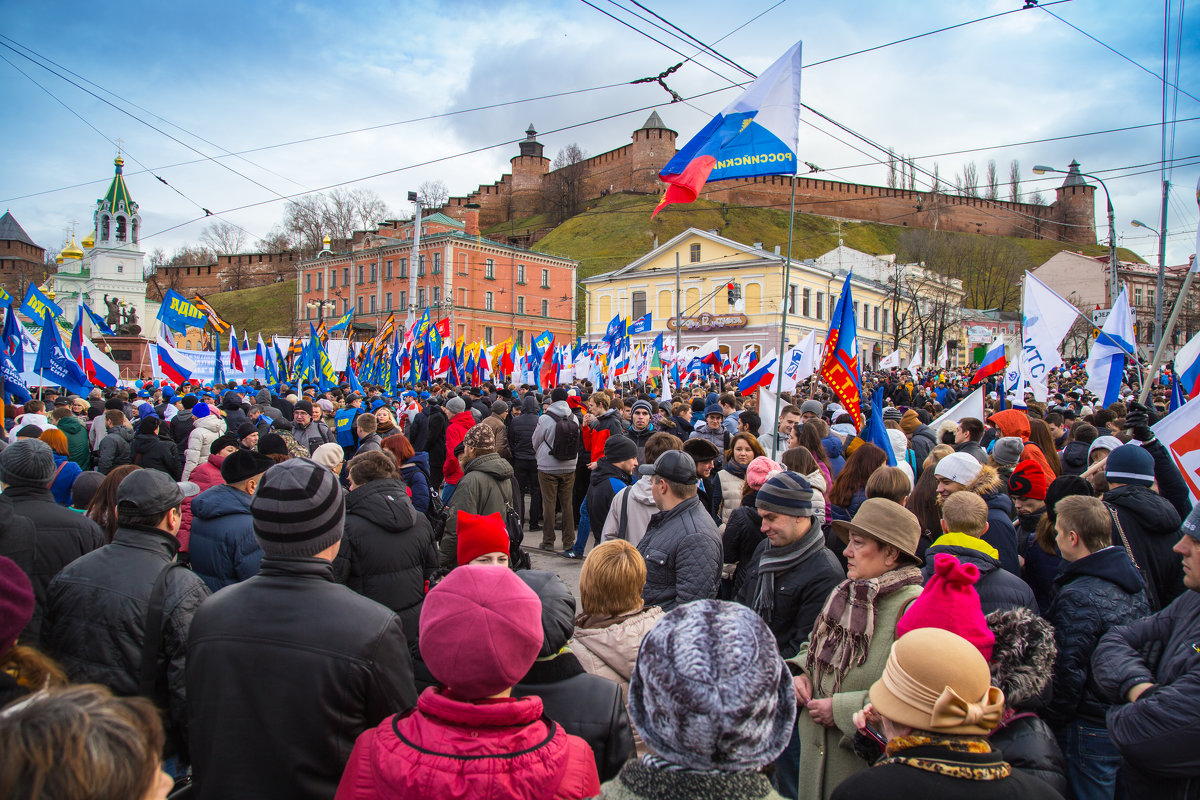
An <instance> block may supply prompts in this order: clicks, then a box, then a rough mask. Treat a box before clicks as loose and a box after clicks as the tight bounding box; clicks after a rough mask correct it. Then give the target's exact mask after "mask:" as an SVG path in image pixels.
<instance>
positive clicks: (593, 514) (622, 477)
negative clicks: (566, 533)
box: [587, 458, 634, 530]
mask: <svg viewBox="0 0 1200 800" xmlns="http://www.w3.org/2000/svg"><path fill="white" fill-rule="evenodd" d="M633 480H634V477H633V475H631V474H630V473H628V472H625V471H624V470H623V469H620V468H618V467H616V466H614V465H613V464H612V463H611V462H610V461H609V460H608V459H607V458H601V459H600V460H599V461H598V462H596V468H595V469H594V470H592V479H591V482H590V483H589V484H588V490H587V512H588V519H589V520H590V521H591V526H592V530H595V529H597V528H602V526H603V525H604V523H605V522H606V521H607V520H608V512H609V509H610V508H611V507H612V502H613V498H614V497H616V494H617V492H618V491H621V489H615V488H614V486H616V485H620V486H621V487H623V488H624V487H628V486H630V485H632V484H633Z"/></svg>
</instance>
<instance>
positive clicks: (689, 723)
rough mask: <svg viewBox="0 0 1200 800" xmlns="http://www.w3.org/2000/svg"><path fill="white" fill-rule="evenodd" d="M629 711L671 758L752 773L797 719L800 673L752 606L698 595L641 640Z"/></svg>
mask: <svg viewBox="0 0 1200 800" xmlns="http://www.w3.org/2000/svg"><path fill="white" fill-rule="evenodd" d="M629 716H630V719H631V720H632V721H633V724H634V726H635V727H636V728H637V730H638V731H639V732H640V733H641V735H642V738H643V739H644V740H645V741H646V743H647V744H648V745H650V747H651V748H652V749H653V750H654V752H655V753H657V754H658V755H660V756H661V757H662V758H664V759H666V760H667V761H670V762H671V763H672V764H678V765H680V766H683V767H687V768H689V769H697V770H704V771H710V770H718V771H720V772H751V771H754V770H758V769H761V768H762V767H764V766H766V765H767V764H769V763H771V762H772V761H774V760H775V759H776V758H778V756H779V754H780V753H782V752H783V749H784V747H786V746H787V743H788V739H789V738H790V737H791V734H792V726H793V725H794V724H795V722H796V696H795V693H794V690H793V689H792V676H791V673H790V672H789V671H788V668H787V665H786V664H785V663H784V662H783V659H782V658H781V657H780V656H779V651H778V649H777V648H776V645H775V637H774V636H773V635H772V634H771V631H770V629H769V628H767V626H766V623H764V622H763V621H762V619H761V618H760V617H759V616H758V615H757V614H755V613H754V612H753V611H751V610H750V609H749V608H747V607H745V606H742V605H739V604H737V603H728V602H723V601H720V600H697V601H695V602H691V603H688V604H686V605H682V606H679V607H678V608H676V609H674V610H673V611H671V612H670V613H668V614H666V615H665V616H663V617H662V619H660V620H659V621H658V623H657V624H656V625H655V626H654V627H653V628H651V629H650V633H648V634H647V635H646V638H645V639H643V640H642V647H641V650H640V651H639V652H638V657H637V662H636V663H635V664H634V667H633V675H632V677H631V678H630V681H629Z"/></svg>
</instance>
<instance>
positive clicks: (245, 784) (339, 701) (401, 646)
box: [187, 555, 417, 800]
mask: <svg viewBox="0 0 1200 800" xmlns="http://www.w3.org/2000/svg"><path fill="white" fill-rule="evenodd" d="M187 666H188V670H187V690H188V720H189V723H190V730H191V743H192V766H193V768H194V776H195V786H196V797H198V798H200V800H209V799H210V798H222V799H223V798H228V797H263V798H275V797H278V798H285V797H286V798H313V800H316V799H317V798H321V799H322V800H328V798H331V797H333V795H334V793H335V792H336V791H337V785H338V780H339V779H340V778H341V775H342V770H343V769H344V768H345V766H346V761H347V760H348V759H349V757H350V751H351V749H352V748H353V747H354V740H355V739H356V738H357V737H358V735H359V734H361V733H362V732H363V731H365V730H367V729H368V728H373V727H375V726H376V725H378V724H379V723H380V722H381V721H382V720H383V719H384V718H385V717H387V716H389V715H390V714H394V713H401V712H403V711H405V710H407V709H408V708H411V707H412V706H413V705H414V704H415V703H416V699H417V695H416V689H415V688H414V687H413V678H412V662H411V660H410V658H409V651H408V642H407V641H406V640H405V638H404V632H403V631H402V630H401V627H400V619H399V617H397V616H396V615H395V614H393V613H392V612H391V611H389V610H388V609H386V608H384V607H383V606H381V605H379V604H378V603H376V602H374V601H373V600H369V599H367V598H365V597H362V596H360V595H358V594H355V593H354V592H352V591H350V590H349V589H348V588H346V587H345V586H340V585H338V584H336V583H334V581H333V565H332V564H330V563H329V562H327V561H322V560H320V559H316V558H284V557H272V556H270V555H268V556H266V557H264V558H263V562H262V568H261V569H260V570H259V574H258V575H256V576H254V577H253V578H250V579H249V580H246V581H242V582H241V583H238V584H234V585H233V586H229V587H227V588H225V589H222V590H221V591H220V592H218V593H217V594H215V595H213V596H212V597H211V598H210V599H209V600H208V601H207V602H206V603H205V604H204V606H203V607H201V609H200V611H199V612H198V613H197V614H196V618H195V620H194V621H193V623H192V630H191V635H190V636H189V638H188V665H187Z"/></svg>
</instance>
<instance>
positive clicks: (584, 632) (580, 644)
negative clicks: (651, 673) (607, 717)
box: [571, 606, 663, 693]
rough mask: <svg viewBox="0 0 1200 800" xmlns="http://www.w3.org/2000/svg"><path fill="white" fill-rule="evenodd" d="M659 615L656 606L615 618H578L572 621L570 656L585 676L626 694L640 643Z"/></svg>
mask: <svg viewBox="0 0 1200 800" xmlns="http://www.w3.org/2000/svg"><path fill="white" fill-rule="evenodd" d="M662 615H663V610H662V609H661V608H659V607H658V606H650V607H649V608H642V609H641V610H639V611H635V612H634V613H632V614H623V615H622V616H619V617H595V616H588V615H587V614H580V615H579V616H578V617H576V618H575V636H574V637H573V638H572V640H571V652H573V653H574V654H575V656H576V657H577V658H578V659H579V663H580V664H582V665H583V668H584V669H586V670H587V671H588V672H590V673H592V674H593V675H599V676H600V677H601V678H608V679H609V680H610V681H616V682H617V683H618V684H620V686H621V690H622V691H623V692H626V693H627V692H628V691H629V679H630V678H632V677H633V664H634V662H635V661H637V655H638V650H640V649H641V646H642V639H644V638H646V634H647V633H649V632H650V629H651V628H653V627H654V623H656V622H658V620H659V619H661V618H662Z"/></svg>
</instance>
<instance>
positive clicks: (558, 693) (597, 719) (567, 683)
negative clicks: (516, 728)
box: [513, 652, 634, 781]
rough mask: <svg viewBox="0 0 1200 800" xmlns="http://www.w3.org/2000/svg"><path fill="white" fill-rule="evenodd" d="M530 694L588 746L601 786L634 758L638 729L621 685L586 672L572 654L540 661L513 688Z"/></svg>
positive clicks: (519, 694)
mask: <svg viewBox="0 0 1200 800" xmlns="http://www.w3.org/2000/svg"><path fill="white" fill-rule="evenodd" d="M529 695H536V696H538V697H540V698H542V709H543V711H544V713H545V715H546V716H547V717H549V718H550V719H552V720H554V721H555V722H557V723H558V724H559V725H562V727H563V730H565V731H566V732H567V733H569V734H571V735H572V736H578V737H580V738H581V739H583V740H584V741H585V742H587V743H588V746H590V747H591V748H592V753H593V755H595V757H596V771H597V772H598V773H599V774H600V780H601V781H607V780H611V779H613V778H615V777H616V776H617V773H618V772H620V771H621V767H622V766H623V765H624V764H625V761H626V760H627V759H628V758H629V757H630V756H632V755H633V754H634V745H633V729H632V728H631V727H630V725H629V715H628V713H627V712H626V711H625V700H624V698H623V697H622V696H621V686H620V684H617V683H615V682H613V681H610V680H609V679H608V678H601V677H600V676H599V675H591V674H589V673H587V672H585V671H584V669H583V667H582V666H581V665H580V663H579V659H578V658H576V657H575V655H574V654H573V653H570V652H566V653H560V654H559V655H557V656H554V657H553V658H551V659H549V660H547V661H535V662H534V664H533V666H532V667H530V668H529V672H528V673H526V675H525V677H524V678H522V679H521V682H520V683H518V684H517V685H516V686H515V687H513V696H514V697H527V696H529Z"/></svg>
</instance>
